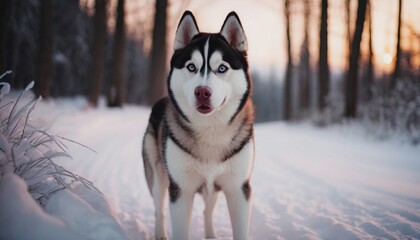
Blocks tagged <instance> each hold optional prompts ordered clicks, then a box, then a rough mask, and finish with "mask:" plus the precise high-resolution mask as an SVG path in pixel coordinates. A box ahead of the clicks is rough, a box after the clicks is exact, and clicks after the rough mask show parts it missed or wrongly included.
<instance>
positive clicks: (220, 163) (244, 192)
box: [142, 11, 255, 240]
mask: <svg viewBox="0 0 420 240" xmlns="http://www.w3.org/2000/svg"><path fill="white" fill-rule="evenodd" d="M247 49H248V43H247V40H246V36H245V32H244V29H243V27H242V24H241V22H240V20H239V17H238V15H237V14H236V13H235V12H231V13H229V14H228V15H227V17H226V19H225V21H224V23H223V25H222V28H221V30H220V32H219V33H204V32H200V31H199V29H198V26H197V23H196V20H195V18H194V15H193V14H192V13H191V12H190V11H186V12H185V13H184V14H183V16H182V18H181V20H180V22H179V24H178V28H177V31H176V35H175V42H174V53H173V56H172V58H171V64H170V72H169V77H168V79H167V89H168V96H167V97H165V98H163V99H161V100H159V101H158V102H157V103H156V104H155V105H154V106H153V107H152V111H151V115H150V118H149V124H148V126H147V129H146V133H145V135H144V138H143V150H142V155H143V163H144V169H145V175H146V181H147V184H148V188H149V190H150V193H151V195H152V197H153V201H154V205H155V214H156V226H155V238H156V239H167V234H166V227H165V224H164V212H163V211H164V204H165V201H166V199H167V196H168V194H169V200H170V203H169V210H170V215H171V220H172V235H173V239H175V240H185V239H189V232H190V229H189V226H190V221H191V212H192V207H193V199H194V196H195V193H201V194H202V196H203V199H204V203H205V210H204V223H205V237H206V238H215V237H216V235H215V231H214V226H213V220H212V215H213V210H214V207H215V205H216V202H217V198H218V195H219V192H221V191H222V192H223V193H224V194H225V196H226V199H227V205H228V209H229V215H230V220H231V224H232V233H233V239H235V240H246V239H249V223H250V214H251V184H250V177H251V173H252V169H253V165H254V151H255V150H254V149H255V148H254V135H253V122H254V107H253V103H252V100H251V94H252V82H251V78H250V75H249V73H248V62H247Z"/></svg>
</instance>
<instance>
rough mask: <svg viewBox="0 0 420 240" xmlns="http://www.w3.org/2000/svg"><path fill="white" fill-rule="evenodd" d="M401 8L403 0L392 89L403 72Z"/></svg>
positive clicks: (400, 0)
mask: <svg viewBox="0 0 420 240" xmlns="http://www.w3.org/2000/svg"><path fill="white" fill-rule="evenodd" d="M401 9H402V0H399V1H398V26H397V51H396V54H395V66H394V72H393V73H392V77H391V89H393V88H394V87H395V85H396V83H397V81H398V78H399V77H400V72H401V66H400V65H401V64H400V62H401Z"/></svg>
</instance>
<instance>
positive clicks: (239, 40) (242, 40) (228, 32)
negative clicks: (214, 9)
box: [220, 12, 248, 52]
mask: <svg viewBox="0 0 420 240" xmlns="http://www.w3.org/2000/svg"><path fill="white" fill-rule="evenodd" d="M220 34H221V35H222V36H223V37H225V38H226V40H227V41H228V43H229V44H230V45H231V46H232V47H233V48H236V49H237V50H239V51H241V52H246V51H247V50H248V42H247V40H246V36H245V31H244V29H243V28H242V24H241V21H240V20H239V17H238V15H237V14H236V13H235V12H230V13H229V14H228V15H227V17H226V19H225V22H224V23H223V26H222V29H221V30H220Z"/></svg>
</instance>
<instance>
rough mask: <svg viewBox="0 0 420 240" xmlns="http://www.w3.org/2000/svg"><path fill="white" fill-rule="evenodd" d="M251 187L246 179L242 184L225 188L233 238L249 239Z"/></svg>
mask: <svg viewBox="0 0 420 240" xmlns="http://www.w3.org/2000/svg"><path fill="white" fill-rule="evenodd" d="M250 191H251V187H250V185H249V182H248V181H246V182H245V183H244V184H243V185H242V186H235V187H232V188H230V189H226V190H225V195H226V200H227V203H228V209H229V215H230V221H231V223H232V232H233V239H234V240H248V239H249V221H250V215H251V195H250Z"/></svg>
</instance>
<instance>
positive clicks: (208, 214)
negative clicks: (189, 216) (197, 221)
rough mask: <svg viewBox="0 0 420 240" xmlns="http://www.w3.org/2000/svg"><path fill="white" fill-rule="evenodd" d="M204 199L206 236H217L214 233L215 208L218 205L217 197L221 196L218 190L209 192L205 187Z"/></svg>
mask: <svg viewBox="0 0 420 240" xmlns="http://www.w3.org/2000/svg"><path fill="white" fill-rule="evenodd" d="M202 194H203V199H204V204H205V209H204V227H205V228H204V229H205V234H206V238H216V234H215V233H214V225H213V210H214V207H215V206H216V203H217V199H218V197H219V193H218V192H213V193H209V192H208V191H207V189H206V188H205V189H203V192H202Z"/></svg>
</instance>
